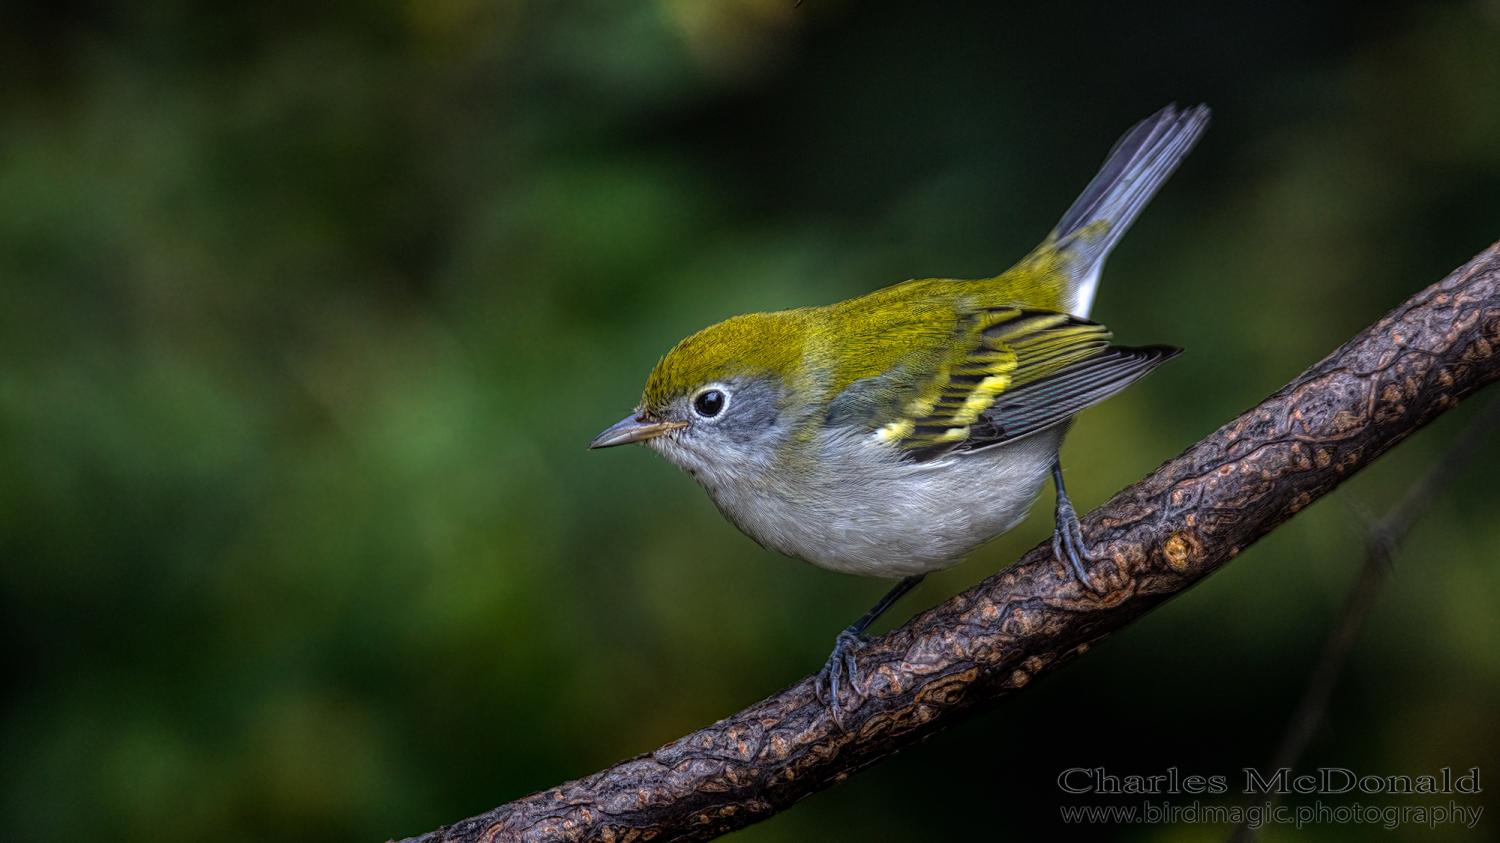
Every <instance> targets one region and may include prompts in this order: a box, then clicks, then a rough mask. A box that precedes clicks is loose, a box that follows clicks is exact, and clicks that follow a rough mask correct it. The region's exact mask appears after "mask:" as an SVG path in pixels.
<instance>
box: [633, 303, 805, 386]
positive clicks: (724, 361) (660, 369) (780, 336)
mask: <svg viewBox="0 0 1500 843" xmlns="http://www.w3.org/2000/svg"><path fill="white" fill-rule="evenodd" d="M800 315H801V312H800V311H794V310H790V311H781V312H778V313H751V314H747V315H745V316H736V317H734V318H733V319H727V320H725V321H723V322H720V323H719V324H717V325H710V326H709V327H707V328H704V329H703V330H701V331H699V332H698V333H696V334H693V335H692V336H690V337H688V338H687V339H685V340H683V341H682V342H680V343H678V344H677V347H676V348H674V349H672V350H671V351H669V352H667V355H666V356H665V357H663V358H662V359H661V360H660V361H658V362H657V364H656V368H654V369H652V370H651V377H650V378H649V379H648V380H647V381H646V392H645V395H643V396H642V398H641V407H642V409H645V410H647V411H660V410H662V409H664V408H665V407H666V406H667V404H669V403H671V402H672V401H673V400H674V399H676V398H679V397H681V396H683V395H686V394H688V393H689V392H691V391H692V390H695V389H697V388H698V387H700V386H703V385H704V384H707V383H713V382H715V381H723V380H727V379H729V378H734V377H743V376H755V375H764V374H776V375H780V376H782V377H785V376H786V375H787V374H788V373H789V372H791V371H793V369H794V368H795V367H796V366H797V365H798V361H799V359H800V358H801V356H802V351H803V341H804V338H805V336H806V330H805V326H804V325H803V324H802V322H803V320H802V319H800V318H799V316H800Z"/></svg>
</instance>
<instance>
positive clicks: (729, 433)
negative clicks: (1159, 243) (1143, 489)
mask: <svg viewBox="0 0 1500 843" xmlns="http://www.w3.org/2000/svg"><path fill="white" fill-rule="evenodd" d="M1208 114H1209V112H1208V108H1207V107H1206V106H1202V105H1200V106H1198V107H1196V108H1191V109H1186V110H1181V111H1179V110H1178V109H1177V108H1176V107H1174V106H1168V107H1167V108H1164V109H1162V110H1161V111H1159V112H1157V113H1156V114H1155V115H1153V116H1152V117H1149V118H1147V119H1146V120H1144V121H1142V122H1140V123H1139V124H1137V125H1136V126H1135V127H1134V128H1132V129H1131V130H1130V131H1129V132H1127V133H1126V134H1125V136H1124V137H1122V138H1121V139H1120V140H1119V142H1118V143H1116V144H1115V147H1114V149H1113V150H1112V151H1111V152H1110V154H1109V156H1108V158H1107V159H1106V160H1105V162H1104V166H1103V167H1101V168H1100V170H1099V173H1098V175H1096V176H1095V177H1094V179H1093V181H1091V182H1090V183H1089V185H1088V187H1087V188H1085V189H1084V191H1083V194H1082V195H1081V196H1079V197H1078V199H1077V200H1076V201H1075V202H1074V203H1073V206H1072V207H1071V208H1069V209H1068V211H1067V213H1065V214H1063V217H1062V220H1061V221H1059V222H1058V224H1057V227H1056V228H1054V229H1053V230H1052V232H1051V233H1050V234H1048V235H1047V238H1046V239H1045V240H1043V241H1042V244H1041V245H1040V246H1038V247H1037V248H1036V249H1035V250H1034V251H1032V253H1031V254H1029V255H1027V256H1026V257H1025V258H1023V259H1022V260H1021V262H1020V263H1018V264H1016V265H1015V266H1014V267H1012V268H1011V269H1010V270H1008V271H1006V272H1005V273H1003V274H1001V275H998V276H996V277H994V278H986V279H982V280H975V281H960V280H953V279H946V278H930V279H926V280H919V281H907V282H905V283H902V284H897V285H896V286H894V287H887V288H885V289H883V290H878V291H876V292H873V293H870V294H868V295H864V296H860V297H859V298H854V299H849V300H848V301H844V302H839V303H838V304H833V305H828V306H826V307H812V308H801V309H798V310H785V311H780V312H777V313H753V314H749V315H746V316H736V317H734V318H733V319H729V320H727V321H724V322H720V323H719V324H717V325H713V326H711V327H708V328H705V329H703V330H702V331H699V332H698V333H696V334H694V335H692V336H690V337H688V338H687V339H685V340H683V341H682V342H680V343H678V344H677V347H676V348H674V349H672V350H671V351H670V352H668V353H667V355H666V356H665V357H663V358H662V359H661V361H660V362H658V363H657V364H656V367H655V369H653V370H652V372H651V376H650V378H649V379H648V380H647V382H646V389H645V394H644V396H643V397H642V399H641V403H640V406H639V407H637V408H636V410H635V412H633V413H631V414H630V415H629V416H628V417H626V418H625V419H624V420H623V421H621V422H619V423H618V424H616V425H614V426H613V427H610V428H609V429H608V430H606V431H604V432H603V433H601V434H599V436H598V437H597V438H596V439H594V441H593V442H592V443H591V444H590V445H589V447H590V448H608V447H611V446H614V445H624V444H626V443H629V442H645V443H646V444H648V445H650V446H651V447H652V448H653V449H655V450H656V451H657V452H658V453H660V454H661V455H662V456H664V457H666V458H667V459H668V460H670V461H671V462H673V463H675V464H676V465H678V466H679V467H681V468H683V469H686V470H687V472H688V473H689V474H691V475H692V476H693V477H694V479H696V480H697V481H698V482H699V483H701V484H702V485H703V488H704V489H706V490H707V491H708V494H709V497H711V498H713V501H714V503H715V504H717V505H718V507H719V511H720V512H722V513H723V514H724V517H725V518H728V519H729V520H730V521H731V522H732V523H733V524H734V525H735V526H736V527H738V528H740V529H741V530H743V531H744V532H745V533H746V534H747V535H749V536H750V537H751V538H753V539H755V540H756V541H757V542H759V543H760V544H761V545H763V546H765V547H768V548H771V549H773V550H777V551H780V552H782V553H785V554H787V555H788V556H793V557H796V558H798V559H804V560H806V561H808V562H811V563H812V564H814V565H818V566H821V567H824V568H829V569H832V570H835V571H843V572H846V573H851V574H862V575H865V576H874V577H902V578H903V579H902V580H901V582H900V583H898V584H897V585H896V587H895V588H893V589H892V590H891V591H890V593H889V594H887V595H886V596H885V597H884V598H882V599H881V601H880V602H879V603H877V604H876V605H875V607H874V608H872V609H871V610H870V611H869V612H868V613H866V614H865V616H864V617H862V618H860V619H859V620H858V621H857V622H855V623H854V624H852V625H851V626H849V627H848V628H847V629H845V630H844V631H843V632H842V633H840V634H839V635H838V637H837V639H836V640H835V644H834V649H833V653H832V655H830V656H829V658H828V661H827V663H826V664H825V665H824V667H823V669H822V670H821V671H820V672H819V674H818V678H817V682H816V684H815V686H814V687H815V689H816V693H817V695H818V698H819V699H820V700H822V701H823V702H824V703H825V704H827V705H828V706H829V708H830V709H831V711H832V713H833V716H834V718H835V720H836V721H838V722H840V724H842V716H841V711H842V710H843V709H844V708H846V707H849V706H850V705H852V706H857V705H858V704H859V703H860V702H861V701H863V699H864V698H865V696H866V692H865V690H864V688H863V687H862V683H861V681H860V679H859V677H858V674H857V667H856V663H855V660H854V653H855V651H856V650H857V649H858V648H859V647H860V645H861V643H862V642H863V641H864V635H863V634H864V631H865V629H866V628H867V627H868V626H869V625H870V624H871V623H872V622H874V620H875V619H876V618H877V617H879V616H880V614H881V613H882V612H884V611H885V610H886V609H887V608H889V607H890V605H891V604H892V603H894V602H896V600H897V599H899V598H900V597H901V595H903V594H905V593H906V592H907V591H909V590H910V589H911V588H912V587H913V586H915V585H916V584H917V583H918V582H919V581H920V580H921V579H922V577H923V576H925V575H926V574H927V573H929V572H931V571H936V570H941V569H943V568H947V567H949V566H952V565H954V564H957V563H958V562H959V561H961V560H962V559H963V557H964V555H965V554H967V553H968V552H969V551H971V550H973V549H974V548H975V547H978V546H979V545H980V544H983V543H984V542H986V541H989V540H990V539H992V538H994V537H995V536H998V535H1000V534H1001V533H1003V532H1005V531H1006V530H1009V529H1010V528H1012V527H1014V526H1015V525H1016V524H1017V523H1019V522H1020V521H1021V519H1022V518H1024V517H1025V516H1026V513H1027V511H1028V510H1029V509H1030V508H1031V504H1032V502H1033V501H1034V500H1035V499H1036V497H1037V494H1038V492H1039V491H1040V489H1041V486H1042V484H1043V483H1044V482H1045V480H1046V478H1047V476H1048V475H1049V474H1050V475H1051V477H1052V481H1053V483H1054V485H1055V486H1056V491H1057V508H1056V513H1055V514H1056V529H1055V531H1054V533H1053V540H1052V546H1053V552H1054V553H1055V554H1056V556H1057V558H1058V559H1059V560H1066V562H1067V567H1066V568H1064V571H1065V575H1068V576H1076V577H1077V578H1078V580H1079V581H1080V582H1081V583H1082V584H1083V585H1084V586H1085V587H1087V588H1089V589H1091V590H1095V591H1097V590H1098V589H1097V588H1096V587H1095V585H1094V582H1093V580H1092V579H1090V577H1089V573H1088V569H1087V565H1088V563H1090V562H1092V561H1093V560H1092V559H1091V558H1090V557H1089V555H1088V553H1087V551H1086V550H1085V548H1084V547H1083V535H1082V532H1081V531H1080V529H1079V526H1078V517H1077V515H1076V514H1075V512H1074V510H1073V506H1072V504H1071V503H1070V502H1069V500H1068V496H1067V492H1066V491H1064V489H1063V479H1062V467H1061V464H1060V463H1059V461H1058V449H1059V447H1060V446H1061V445H1062V441H1063V436H1064V434H1065V433H1066V432H1067V430H1068V427H1069V425H1070V424H1071V422H1072V418H1073V415H1074V414H1075V413H1077V412H1078V411H1080V410H1082V409H1084V408H1085V407H1088V406H1090V405H1092V404H1096V403H1098V402H1100V401H1103V400H1104V399H1105V398H1108V397H1109V396H1111V395H1114V394H1115V393H1117V392H1119V391H1120V390H1122V389H1124V388H1125V387H1126V386H1128V385H1130V384H1131V383H1132V382H1134V381H1136V380H1138V379H1139V378H1141V377H1143V376H1145V375H1146V374H1147V373H1149V372H1150V371H1151V370H1153V369H1155V368H1156V367H1157V366H1160V365H1161V364H1162V363H1164V362H1166V361H1167V360H1169V359H1171V358H1172V357H1175V356H1176V355H1177V354H1178V353H1179V352H1180V351H1181V349H1177V348H1171V347H1168V346H1147V347H1142V348H1126V347H1122V346H1115V345H1110V343H1109V339H1110V334H1109V332H1108V331H1107V330H1105V328H1104V327H1103V326H1102V325H1098V324H1096V323H1093V322H1090V321H1088V314H1089V308H1090V306H1091V305H1092V304H1093V301H1094V292H1095V290H1096V288H1097V287H1098V283H1099V272H1100V269H1101V268H1102V267H1103V265H1104V259H1105V258H1106V257H1107V256H1108V255H1109V252H1110V250H1111V249H1113V248H1114V246H1115V244H1116V243H1118V242H1119V241H1120V238H1121V236H1123V235H1124V234H1125V231H1126V229H1128V228H1129V227H1130V224H1131V223H1132V222H1133V221H1134V220H1135V218H1136V216H1137V215H1138V214H1139V213H1140V212H1141V209H1142V208H1144V207H1145V205H1146V203H1147V202H1148V201H1149V200H1150V199H1151V197H1152V195H1153V194H1155V193H1156V191H1157V189H1159V188H1160V187H1161V186H1162V184H1163V182H1165V181H1166V179H1167V177H1168V176H1169V175H1171V173H1172V171H1173V170H1174V169H1176V167H1177V165H1178V163H1179V162H1181V161H1182V159H1183V157H1184V156H1185V155H1187V153H1188V151H1189V150H1190V149H1191V148H1192V146H1193V144H1194V142H1196V141H1197V139H1198V136H1199V135H1200V134H1202V132H1203V130H1204V128H1205V127H1206V126H1207V124H1208ZM846 688H847V689H848V690H849V691H850V692H852V693H847V694H846V693H845V691H844V689H846ZM845 697H850V698H851V699H852V702H851V703H846V702H845V699H844V698H845Z"/></svg>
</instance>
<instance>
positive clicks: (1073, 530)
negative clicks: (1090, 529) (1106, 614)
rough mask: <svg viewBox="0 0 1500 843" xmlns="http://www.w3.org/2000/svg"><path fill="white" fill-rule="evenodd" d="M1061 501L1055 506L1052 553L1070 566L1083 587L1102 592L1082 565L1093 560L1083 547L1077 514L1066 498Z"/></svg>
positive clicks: (1098, 592) (1096, 592) (1097, 592)
mask: <svg viewBox="0 0 1500 843" xmlns="http://www.w3.org/2000/svg"><path fill="white" fill-rule="evenodd" d="M1063 501H1064V502H1063V503H1062V504H1060V505H1059V506H1058V507H1057V528H1056V529H1055V530H1053V531H1052V553H1053V554H1054V555H1056V556H1057V558H1058V559H1061V560H1065V561H1066V562H1067V563H1068V565H1069V566H1070V567H1072V569H1073V575H1074V576H1076V577H1078V581H1079V582H1080V583H1083V587H1084V588H1087V589H1088V590H1089V591H1092V592H1094V593H1095V594H1103V593H1104V589H1102V588H1100V587H1099V586H1096V585H1094V581H1093V580H1092V579H1091V578H1090V577H1089V572H1088V570H1087V569H1086V568H1085V567H1084V566H1085V565H1086V564H1087V563H1089V562H1093V561H1094V557H1092V556H1090V555H1089V552H1088V551H1087V550H1085V549H1084V547H1083V528H1082V527H1080V526H1079V525H1078V515H1077V514H1076V513H1074V512H1073V505H1072V504H1071V503H1067V502H1066V501H1067V498H1063Z"/></svg>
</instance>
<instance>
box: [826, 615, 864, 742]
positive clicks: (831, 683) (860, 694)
mask: <svg viewBox="0 0 1500 843" xmlns="http://www.w3.org/2000/svg"><path fill="white" fill-rule="evenodd" d="M868 640H869V638H868V637H867V636H864V635H858V634H856V633H855V632H854V631H853V629H846V630H844V631H843V632H840V633H839V637H838V638H836V639H834V642H833V652H832V653H831V654H829V656H828V661H827V662H826V663H825V664H824V665H823V669H822V670H820V671H818V675H817V678H815V679H814V680H813V695H814V696H815V697H817V698H818V702H820V703H822V704H823V705H825V706H827V707H828V713H829V714H831V715H833V722H834V723H836V724H838V727H839V729H841V730H844V731H847V729H844V710H845V709H846V708H847V709H848V710H850V711H853V710H854V709H856V708H859V704H860V703H862V702H864V701H865V697H867V696H868V694H867V692H866V691H865V689H864V688H862V687H860V681H859V667H858V665H856V664H855V662H854V654H855V652H856V651H858V650H859V648H860V647H863V646H864V643H865V642H866V641H868ZM845 686H847V690H848V691H849V692H851V693H852V695H853V696H854V698H855V699H854V704H853V705H850V706H847V707H846V706H845V705H844V704H843V697H844V696H848V694H845V693H843V690H842V689H844V688H845Z"/></svg>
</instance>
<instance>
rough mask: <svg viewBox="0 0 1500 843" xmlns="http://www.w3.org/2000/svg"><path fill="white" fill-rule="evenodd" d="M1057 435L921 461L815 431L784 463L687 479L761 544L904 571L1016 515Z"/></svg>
mask: <svg viewBox="0 0 1500 843" xmlns="http://www.w3.org/2000/svg"><path fill="white" fill-rule="evenodd" d="M1065 431H1066V425H1059V426H1058V427H1054V428H1051V429H1049V430H1044V431H1041V432H1039V433H1036V434H1033V435H1031V436H1028V437H1026V438H1024V439H1021V440H1018V441H1016V442H1011V443H1007V444H1004V445H999V446H995V447H991V448H987V449H984V450H980V451H971V452H966V453H957V454H950V455H948V456H946V457H942V458H939V459H936V460H932V461H929V462H924V463H913V462H910V461H907V460H903V459H901V458H900V455H899V453H898V452H897V451H896V449H895V448H893V447H891V446H890V445H888V444H885V443H881V442H877V441H875V440H873V439H872V438H870V437H868V436H855V435H851V434H847V433H837V432H825V433H823V434H821V436H822V438H821V440H820V441H818V442H817V443H816V444H815V445H814V446H811V447H810V448H809V449H808V452H807V454H806V456H808V457H809V459H806V460H794V461H789V462H791V463H792V465H791V466H790V467H781V466H779V467H778V468H777V469H775V470H772V471H767V472H765V473H764V474H762V475H760V476H757V477H746V476H744V475H743V474H739V473H737V474H736V476H734V477H727V476H714V474H715V473H714V472H705V473H697V474H696V476H697V477H698V479H699V480H700V482H702V483H703V485H704V488H706V489H707V490H708V493H709V496H710V497H712V498H713V500H714V503H716V504H717V505H718V507H719V509H720V511H722V512H723V513H724V515H725V517H727V518H728V519H729V520H730V521H732V522H734V523H735V525H737V526H738V527H739V528H740V529H741V530H743V531H745V533H747V534H749V535H750V537H751V538H754V539H755V540H756V541H758V542H760V543H761V544H763V545H765V546H766V547H769V548H771V549H773V550H777V551H780V552H782V553H785V554H787V555H788V556H794V557H797V558H798V559H805V560H807V561H808V562H811V563H812V564H814V565H818V566H820V567H823V568H829V569H831V570H835V571H843V572H845V573H851V574H863V575H865V576H877V577H897V576H909V575H911V574H921V573H927V572H929V571H936V570H940V569H943V568H947V567H950V566H952V565H954V564H956V563H958V562H959V561H961V560H962V559H963V557H964V555H965V554H967V553H968V552H969V551H971V550H973V549H974V548H976V547H978V546H979V545H981V544H983V543H984V542H986V541H989V540H990V539H992V538H994V537H995V536H998V535H1000V534H1001V533H1003V532H1005V531H1006V530H1009V529H1010V528H1012V527H1014V526H1015V525H1016V524H1018V523H1019V522H1020V521H1021V519H1023V518H1025V517H1026V513H1027V511H1028V510H1030V508H1031V505H1032V502H1033V501H1035V500H1036V497H1037V493H1038V491H1039V490H1040V489H1041V486H1042V483H1043V482H1045V481H1046V479H1047V477H1048V474H1049V472H1050V470H1051V468H1052V462H1053V460H1054V459H1055V458H1056V455H1057V449H1058V446H1059V445H1060V444H1061V443H1062V437H1063V434H1064V432H1065Z"/></svg>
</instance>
